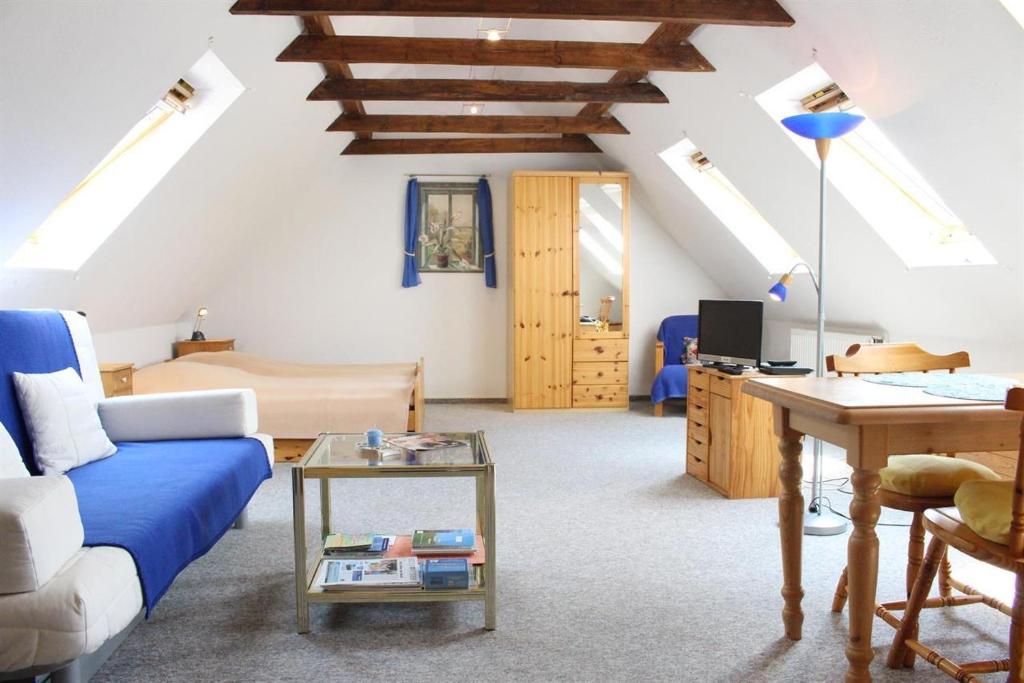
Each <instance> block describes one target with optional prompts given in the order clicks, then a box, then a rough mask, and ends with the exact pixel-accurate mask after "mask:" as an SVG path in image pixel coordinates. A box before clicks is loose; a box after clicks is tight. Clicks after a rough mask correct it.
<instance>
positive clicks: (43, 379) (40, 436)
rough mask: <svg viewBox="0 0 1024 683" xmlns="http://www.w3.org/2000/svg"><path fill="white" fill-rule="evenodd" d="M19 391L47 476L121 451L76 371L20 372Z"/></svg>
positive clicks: (16, 378)
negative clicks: (109, 435) (118, 449)
mask: <svg viewBox="0 0 1024 683" xmlns="http://www.w3.org/2000/svg"><path fill="white" fill-rule="evenodd" d="M14 387H15V389H16V390H17V392H18V403H19V404H20V405H21V414H22V416H23V417H24V418H25V426H26V427H28V433H29V436H30V437H31V438H32V448H33V450H34V451H35V456H36V464H37V465H39V469H40V470H42V472H43V474H63V473H64V472H67V471H68V470H70V469H73V468H75V467H80V466H81V465H84V464H86V463H89V462H92V461H93V460H99V459H101V458H106V457H107V456H109V455H113V454H114V452H115V451H117V447H116V446H114V444H112V443H111V442H110V439H108V438H107V433H106V432H105V431H103V425H101V424H100V418H99V415H97V413H96V404H95V403H93V400H92V398H91V396H90V394H89V390H88V389H87V388H86V386H85V384H84V383H83V382H82V378H81V377H79V376H78V373H77V372H75V371H74V370H72V369H71V368H64V369H63V370H61V371H59V372H50V373H47V374H39V375H26V374H23V373H20V372H15V373H14Z"/></svg>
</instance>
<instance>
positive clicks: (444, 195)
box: [416, 183, 483, 273]
mask: <svg viewBox="0 0 1024 683" xmlns="http://www.w3.org/2000/svg"><path fill="white" fill-rule="evenodd" d="M476 194H477V184H476V183H420V219H419V223H420V224H419V235H418V237H417V248H416V265H417V267H418V269H419V271H420V272H421V273H479V272H482V271H483V249H482V248H481V245H480V215H479V211H478V209H477V196H476Z"/></svg>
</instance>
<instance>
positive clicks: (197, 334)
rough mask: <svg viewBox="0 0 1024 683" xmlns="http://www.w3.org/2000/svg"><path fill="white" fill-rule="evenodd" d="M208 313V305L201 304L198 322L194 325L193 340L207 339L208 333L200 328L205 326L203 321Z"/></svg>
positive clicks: (197, 313) (197, 315)
mask: <svg viewBox="0 0 1024 683" xmlns="http://www.w3.org/2000/svg"><path fill="white" fill-rule="evenodd" d="M208 313H209V311H208V310H206V306H200V307H199V310H198V311H196V324H195V325H194V326H193V327H192V341H206V335H205V334H203V333H202V331H201V330H200V329H199V328H201V327H202V326H203V321H204V320H206V315H207V314H208Z"/></svg>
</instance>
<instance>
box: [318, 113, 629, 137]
mask: <svg viewBox="0 0 1024 683" xmlns="http://www.w3.org/2000/svg"><path fill="white" fill-rule="evenodd" d="M327 130H328V131H332V132H337V131H348V132H356V133H481V134H483V133H490V134H492V135H534V134H544V133H562V134H577V135H582V134H586V133H601V134H604V135H626V134H628V133H629V131H628V130H626V127H625V126H623V125H622V124H621V123H620V122H619V121H618V119H615V118H614V117H611V116H605V117H601V118H597V119H589V118H588V119H585V118H580V117H579V116H481V115H471V116H427V115H392V114H389V115H366V116H351V115H349V114H342V115H341V116H339V117H338V118H337V120H336V121H335V122H334V123H332V124H331V125H330V126H329V127H328V128H327Z"/></svg>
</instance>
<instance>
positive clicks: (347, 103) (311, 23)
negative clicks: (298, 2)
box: [302, 14, 373, 138]
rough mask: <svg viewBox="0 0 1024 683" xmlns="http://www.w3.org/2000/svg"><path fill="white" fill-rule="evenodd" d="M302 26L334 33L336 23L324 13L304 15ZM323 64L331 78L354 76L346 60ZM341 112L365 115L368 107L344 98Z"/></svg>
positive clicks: (321, 33)
mask: <svg viewBox="0 0 1024 683" xmlns="http://www.w3.org/2000/svg"><path fill="white" fill-rule="evenodd" d="M302 26H303V28H304V29H305V30H306V33H307V34H309V35H313V36H333V35H334V24H332V23H331V18H330V17H329V16H326V15H323V14H315V15H309V16H304V17H302ZM321 64H323V67H324V72H325V73H326V74H327V75H328V76H329V77H331V78H352V69H350V68H349V65H348V64H346V63H345V62H342V61H325V62H321ZM341 113H342V115H345V114H350V115H352V116H365V115H366V109H364V108H363V103H362V102H360V101H359V100H342V101H341ZM371 135H373V134H372V133H369V132H360V133H356V137H366V138H369V137H370V136H371Z"/></svg>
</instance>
